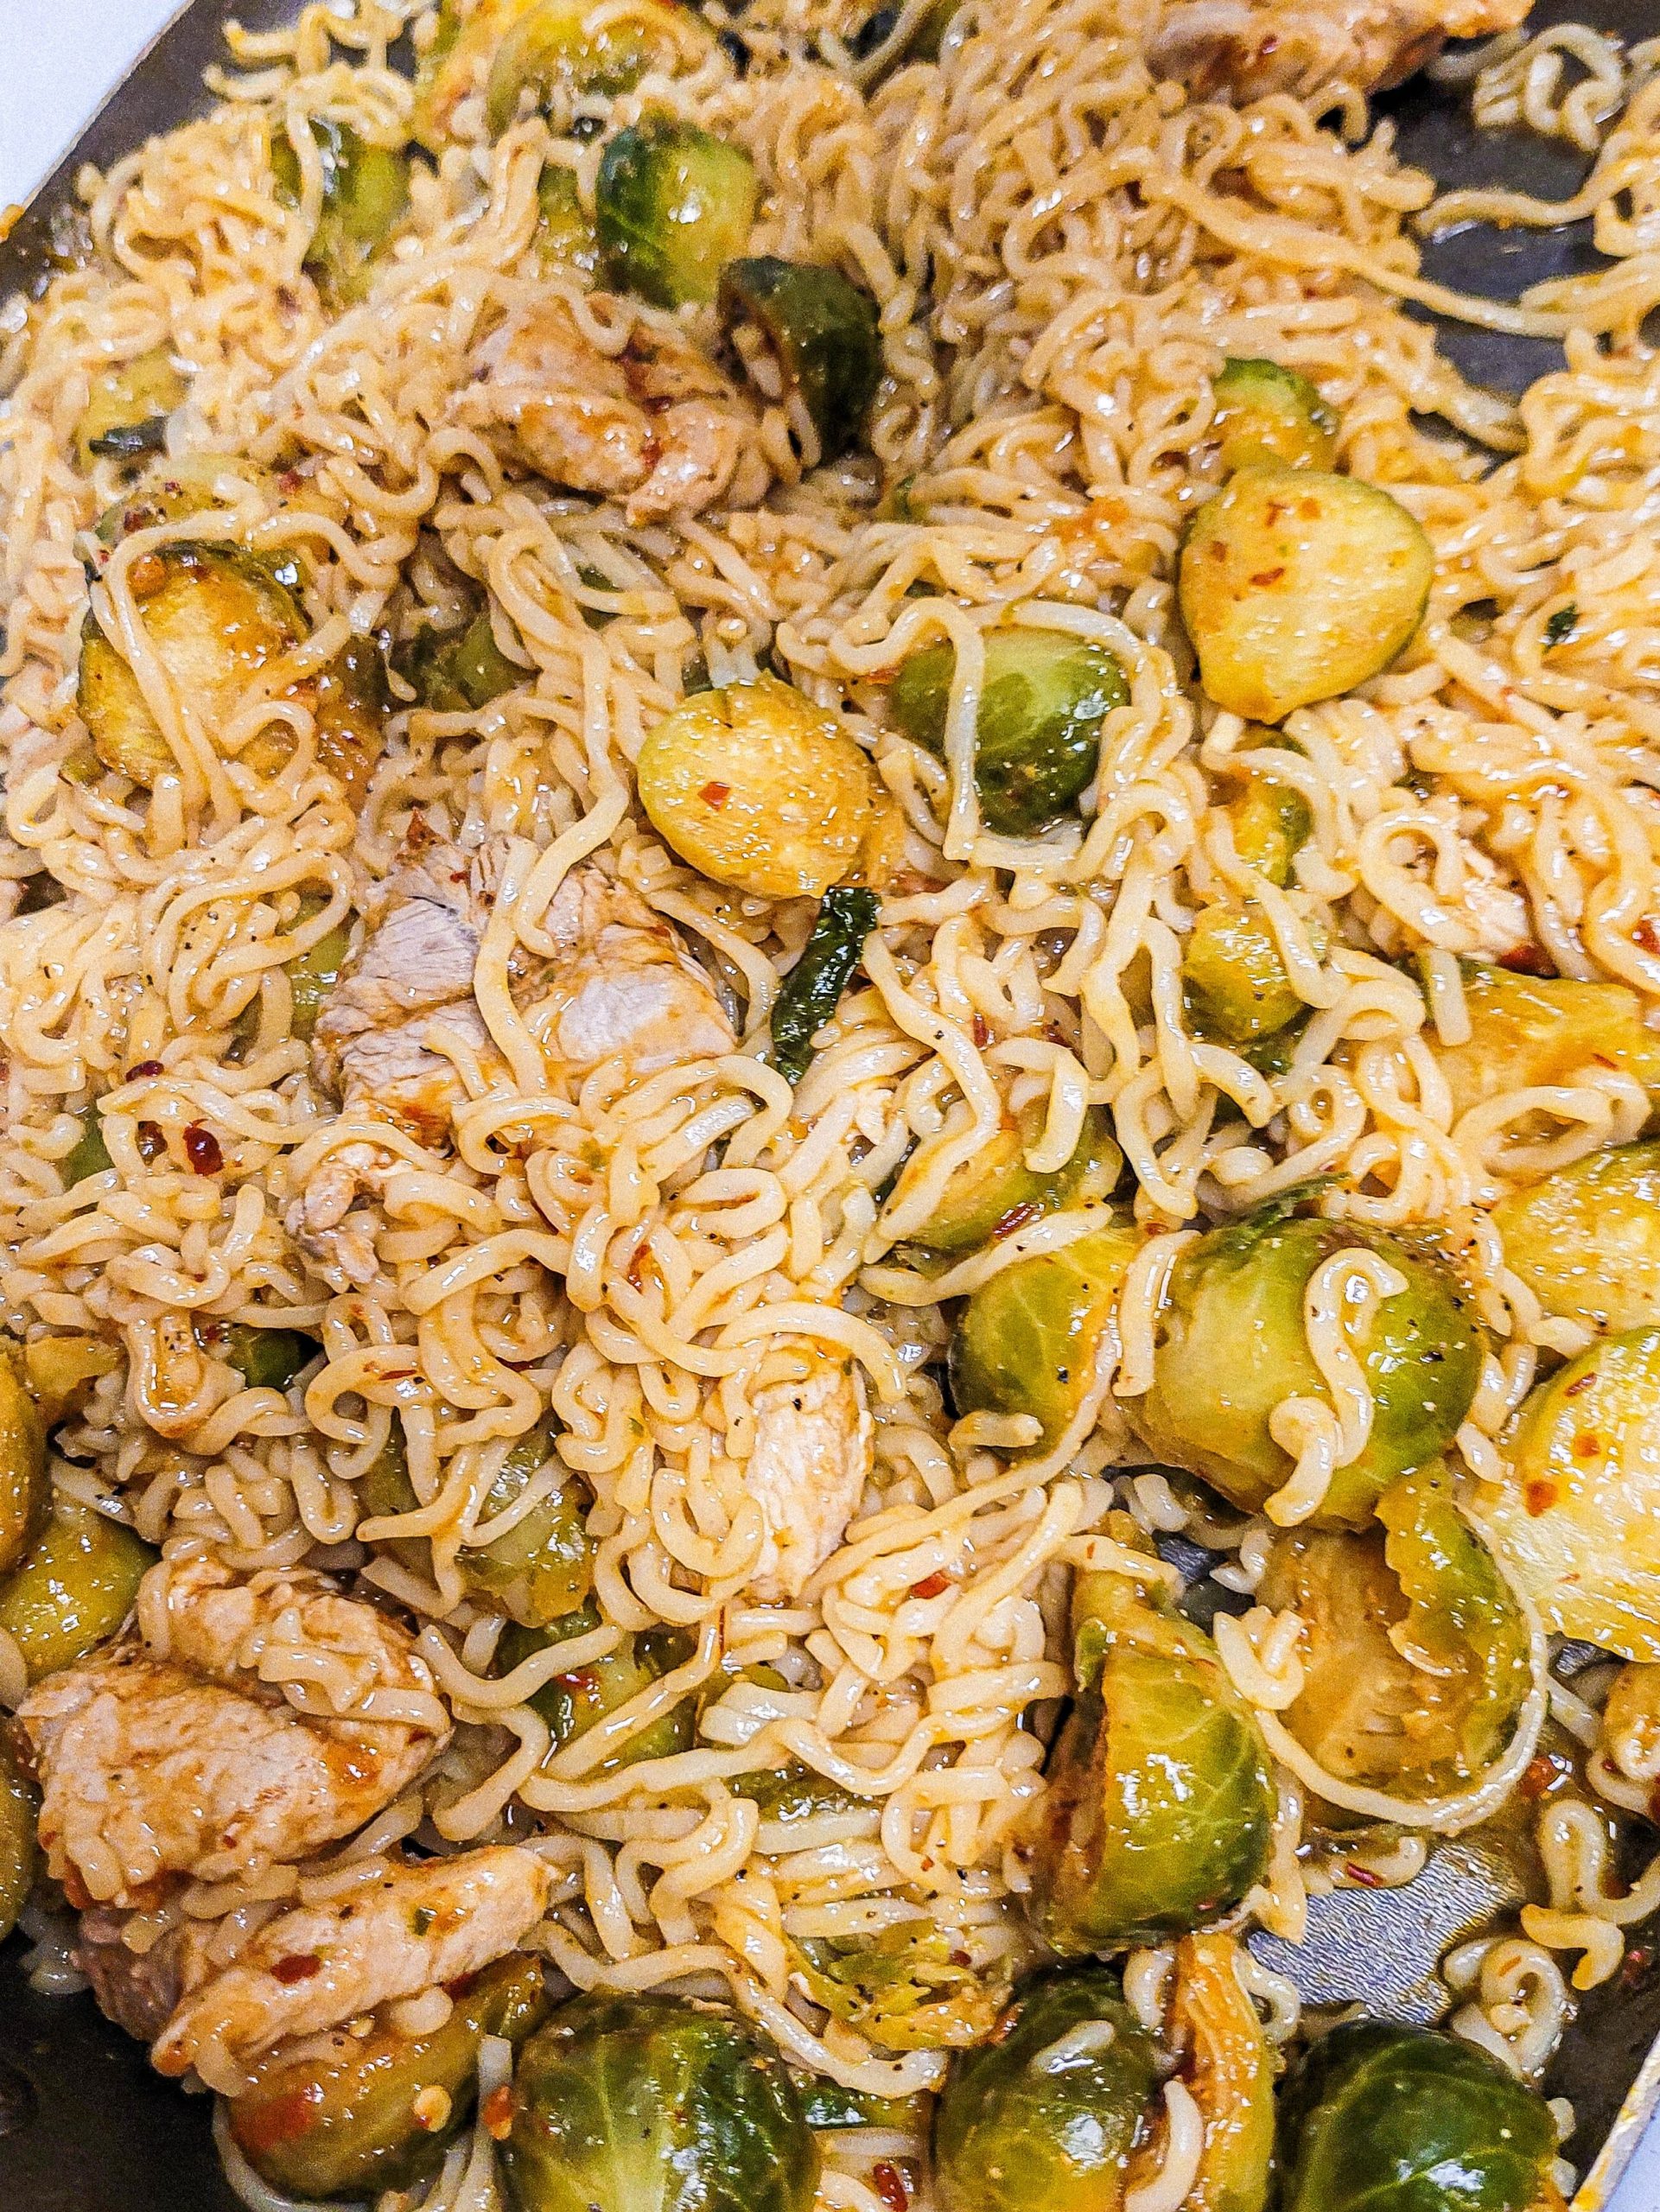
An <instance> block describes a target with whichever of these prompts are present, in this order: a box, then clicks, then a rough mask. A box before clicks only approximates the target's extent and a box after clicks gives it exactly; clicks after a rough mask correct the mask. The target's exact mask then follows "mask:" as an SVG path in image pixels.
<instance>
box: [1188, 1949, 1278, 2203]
mask: <svg viewBox="0 0 1660 2212" xmlns="http://www.w3.org/2000/svg"><path fill="white" fill-rule="evenodd" d="M1239 1957H1240V1950H1239V1946H1238V1944H1237V1942H1235V1940H1234V1938H1233V1937H1232V1936H1184V1937H1183V1939H1182V1941H1181V1942H1180V1944H1179V1945H1178V1946H1177V1948H1176V1979H1175V1985H1174V1988H1173V1993H1172V1996H1171V2027H1172V2030H1173V2036H1174V2039H1175V2040H1176V2042H1177V2043H1178V2044H1180V2046H1181V2047H1182V2049H1183V2050H1185V2052H1186V2059H1185V2063H1184V2065H1183V2069H1182V2070H1183V2078H1184V2080H1185V2082H1186V2086H1187V2088H1188V2090H1189V2092H1190V2094H1192V2096H1193V2101H1194V2103H1195V2104H1197V2105H1198V2107H1199V2113H1200V2116H1201V2118H1202V2119H1203V2120H1204V2123H1205V2145H1204V2148H1203V2150H1202V2151H1201V2152H1200V2153H1199V2172H1198V2173H1197V2174H1196V2175H1195V2177H1194V2178H1193V2187H1192V2188H1191V2189H1190V2190H1188V2192H1187V2195H1186V2196H1185V2197H1184V2198H1183V2199H1182V2212H1263V2207H1264V2206H1265V2205H1266V2204H1267V2202H1268V2196H1269V2179H1270V2177H1271V2174H1272V2171H1273V2165H1274V2054H1273V2052H1272V2051H1271V2050H1269V2044H1268V2037H1266V2036H1265V2035H1264V2034H1263V2032H1262V2022H1261V2021H1260V2020H1259V2019H1258V2018H1257V2017H1256V2005H1254V2004H1252V2002H1251V2000H1250V1998H1249V1997H1248V1996H1247V1995H1246V1993H1245V1989H1244V1986H1243V1983H1242V1982H1241V1980H1240V1979H1239V1975H1238V1973H1237V1964H1236V1962H1237V1960H1238V1959H1239Z"/></svg>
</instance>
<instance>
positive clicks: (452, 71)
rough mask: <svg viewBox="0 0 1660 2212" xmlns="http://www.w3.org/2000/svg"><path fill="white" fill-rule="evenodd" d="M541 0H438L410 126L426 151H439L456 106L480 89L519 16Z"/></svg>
mask: <svg viewBox="0 0 1660 2212" xmlns="http://www.w3.org/2000/svg"><path fill="white" fill-rule="evenodd" d="M538 4H539V0H476V3H475V4H474V6H473V7H471V8H469V7H468V6H467V0H439V5H438V21H437V24H436V28H435V30H434V34H433V38H432V42H431V44H430V45H429V47H428V48H427V50H426V52H425V54H423V56H422V60H421V73H420V75H419V77H418V78H417V80H416V89H415V111H414V114H413V116H412V118H411V120H410V128H411V130H412V132H413V135H414V137H415V138H416V140H417V143H418V144H420V145H423V146H424V147H425V148H426V149H427V150H428V152H429V153H432V154H438V153H442V151H443V147H444V142H445V140H446V139H447V138H448V136H449V130H450V126H451V124H453V123H454V121H455V111H456V109H457V108H458V107H460V105H461V102H462V101H463V100H465V99H467V98H468V97H469V96H470V95H471V94H472V93H473V92H476V91H481V90H482V88H483V82H484V76H485V72H486V65H487V63H488V62H489V61H490V60H492V59H493V56H494V55H495V54H496V53H497V51H498V49H499V48H500V46H501V44H502V41H504V40H505V39H506V36H507V34H508V32H509V31H510V30H511V29H512V27H513V25H514V24H515V23H516V22H518V19H519V17H520V16H525V15H528V14H530V13H531V10H533V9H535V8H536V7H537V5H538Z"/></svg>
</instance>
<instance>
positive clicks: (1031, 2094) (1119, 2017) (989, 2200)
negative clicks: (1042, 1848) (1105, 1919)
mask: <svg viewBox="0 0 1660 2212" xmlns="http://www.w3.org/2000/svg"><path fill="white" fill-rule="evenodd" d="M1157 2086H1158V2054H1157V2050H1156V2047H1155V2046H1154V2041H1153V2038H1152V2037H1151V2036H1149V2035H1148V2032H1147V2031H1146V2029H1145V2028H1143V2027H1142V2024H1141V2023H1140V2021H1139V2020H1138V2019H1137V2018H1136V2017H1135V2013H1134V2012H1131V2010H1130V2008H1129V2005H1127V2004H1126V2003H1125V2002H1124V1997H1123V1986H1122V1985H1121V1984H1120V1982H1119V1980H1118V1977H1117V1975H1116V1974H1113V1973H1111V1972H1110V1971H1109V1969H1108V1968H1107V1967H1100V1966H1087V1967H1073V1968H1072V1969H1071V1970H1070V1971H1068V1972H1065V1973H1063V1974H1048V1975H1045V1976H1044V1977H1042V1978H1041V1979H1040V1980H1036V1981H1032V1982H1028V1983H1027V1985H1026V1986H1025V1987H1024V1988H1023V1989H1022V1990H1021V1992H1020V1993H1019V1995H1018V1996H1017V1997H1016V1998H1015V1999H1014V2003H1013V2004H1012V2005H1010V2006H1009V2008H1008V2012H1006V2013H1005V2014H1004V2015H1003V2017H1002V2020H1001V2021H999V2023H998V2026H997V2032H996V2034H995V2036H994V2037H992V2039H991V2040H990V2042H989V2043H986V2044H982V2045H981V2047H980V2048H979V2049H978V2050H970V2051H964V2052H962V2053H961V2054H959V2056H957V2058H955V2059H953V2061H952V2062H951V2073H950V2074H949V2075H948V2076H947V2077H946V2082H945V2087H944V2090H943V2091H942V2092H941V2094H940V2099H939V2104H938V2109H937V2111H936V2113H935V2115H934V2182H935V2187H936V2190H937V2191H938V2197H939V2202H940V2204H941V2207H942V2208H943V2212H1120V2208H1121V2207H1122V2206H1123V2202H1124V2196H1125V2193H1126V2190H1127V2187H1128V2183H1129V2172H1128V2169H1129V2158H1130V2153H1131V2152H1132V2151H1133V2150H1134V2149H1135V2145H1136V2142H1137V2139H1138V2138H1139V2136H1140V2133H1141V2131H1142V2123H1143V2120H1144V2117H1145V2115H1146V2114H1147V2113H1148V2107H1150V2105H1151V2103H1152V2101H1153V2098H1154V2093H1155V2091H1156V2089H1157Z"/></svg>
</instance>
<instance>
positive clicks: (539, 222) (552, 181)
mask: <svg viewBox="0 0 1660 2212" xmlns="http://www.w3.org/2000/svg"><path fill="white" fill-rule="evenodd" d="M532 243H533V245H534V246H535V249H536V257H537V260H538V261H539V262H540V263H541V264H542V266H543V268H544V269H545V270H566V271H569V272H570V273H572V274H574V275H576V276H579V277H582V280H583V282H584V283H592V282H593V279H594V276H595V271H596V270H597V269H598V268H599V265H600V234H599V232H598V231H597V230H596V229H595V224H594V219H593V217H592V216H591V215H590V214H589V213H588V210H587V208H586V207H583V205H582V194H581V193H580V192H579V191H578V190H577V188H576V175H575V174H574V172H573V171H571V170H569V169H568V168H564V167H563V164H562V163H560V162H549V163H548V165H547V167H546V168H544V170H543V172H542V175H541V176H540V178H539V179H538V180H537V188H536V237H535V238H534V240H533V241H532ZM523 680H524V671H522V670H518V671H515V673H514V681H515V682H516V683H518V682H522V681H523ZM503 688H504V689H506V686H504V687H503ZM475 703H477V704H479V705H482V704H483V702H482V701H481V700H480V701H478V702H475Z"/></svg>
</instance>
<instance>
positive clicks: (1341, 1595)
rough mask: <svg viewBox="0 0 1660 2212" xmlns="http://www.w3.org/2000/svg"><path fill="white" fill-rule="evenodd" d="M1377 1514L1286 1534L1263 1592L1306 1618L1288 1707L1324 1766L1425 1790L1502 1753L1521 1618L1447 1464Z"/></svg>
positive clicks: (1511, 1726)
mask: <svg viewBox="0 0 1660 2212" xmlns="http://www.w3.org/2000/svg"><path fill="white" fill-rule="evenodd" d="M1377 1517H1378V1520H1379V1522H1381V1523H1382V1526H1381V1527H1380V1528H1378V1529H1368V1530H1367V1531H1365V1532H1364V1534H1362V1535H1336V1534H1334V1533H1332V1532H1329V1531H1327V1532H1323V1533H1322V1532H1316V1533H1314V1534H1313V1535H1294V1536H1289V1537H1282V1538H1281V1539H1280V1540H1279V1542H1278V1543H1277V1545H1276V1546H1275V1552H1274V1555H1273V1557H1272V1559H1271V1560H1270V1561H1269V1570H1268V1573H1267V1574H1266V1576H1265V1577H1264V1578H1263V1581H1262V1588H1261V1591H1260V1593H1259V1595H1260V1598H1261V1602H1262V1604H1263V1605H1270V1606H1273V1607H1275V1609H1279V1608H1282V1607H1286V1606H1290V1607H1292V1608H1294V1610H1295V1611H1296V1612H1297V1613H1298V1614H1299V1615H1300V1616H1301V1618H1302V1621H1303V1624H1304V1628H1305V1637H1304V1644H1303V1690H1302V1694H1301V1697H1299V1698H1298V1699H1297V1700H1296V1702H1295V1703H1294V1705H1293V1706H1292V1707H1290V1708H1289V1709H1288V1711H1287V1712H1286V1713H1284V1714H1283V1715H1282V1719H1283V1720H1284V1723H1285V1725H1286V1726H1287V1727H1288V1729H1289V1730H1290V1732H1291V1733H1292V1734H1293V1735H1294V1737H1295V1738H1296V1739H1297V1741H1298V1742H1299V1743H1300V1744H1301V1745H1302V1746H1303V1747H1304V1749H1305V1750H1306V1751H1308V1752H1309V1753H1310V1754H1311V1756H1312V1757H1313V1758H1315V1759H1317V1760H1318V1761H1319V1763H1320V1765H1321V1766H1322V1767H1323V1768H1324V1769H1325V1770H1326V1772H1327V1773H1328V1774H1331V1775H1334V1776H1335V1777H1337V1778H1338V1779H1339V1781H1341V1782H1345V1783H1352V1784H1358V1785H1359V1786H1360V1787H1363V1788H1366V1789H1381V1790H1387V1791H1390V1792H1391V1793H1392V1794H1394V1795H1396V1796H1405V1797H1410V1798H1414V1799H1420V1800H1421V1799H1427V1798H1433V1797H1441V1796H1449V1795H1452V1794H1453V1793H1456V1792H1458V1791H1460V1790H1462V1789H1467V1788H1468V1787H1470V1786H1471V1784H1472V1783H1475V1782H1476V1781H1478V1780H1479V1778H1480V1777H1481V1776H1482V1775H1483V1774H1484V1773H1485V1771H1486V1770H1487V1769H1488V1768H1490V1767H1491V1765H1492V1764H1493V1763H1494V1761H1495V1760H1496V1759H1498V1758H1499V1756H1500V1755H1501V1754H1502V1752H1503V1751H1504V1747H1505V1745H1507V1744H1508V1743H1509V1741H1510V1739H1511V1735H1512V1733H1513V1732H1514V1730H1515V1726H1516V1722H1517V1715H1518V1714H1519V1713H1520V1712H1521V1709H1522V1707H1523V1703H1524V1701H1525V1700H1526V1698H1527V1694H1528V1691H1529V1689H1530V1686H1531V1679H1532V1676H1531V1669H1530V1659H1529V1643H1530V1639H1529V1634H1528V1625H1527V1623H1526V1621H1525V1620H1524V1619H1523V1615H1522V1610H1521V1607H1520V1606H1519V1605H1517V1601H1516V1599H1515V1596H1514V1595H1513V1593H1512V1592H1511V1589H1510V1587H1509V1586H1508V1585H1507V1584H1506V1583H1505V1581H1504V1578H1503V1576H1502V1575H1501V1574H1500V1573H1499V1572H1498V1567H1497V1566H1496V1565H1495V1563H1494V1560H1493V1557H1492V1554H1491V1552H1490V1551H1489V1549H1488V1548H1487V1546H1486V1545H1485V1543H1484V1542H1483V1541H1482V1540H1481V1538H1480V1537H1479V1535H1477V1534H1476V1532H1475V1530H1474V1529H1472V1527H1471V1526H1470V1524H1469V1523H1468V1522H1466V1520H1465V1519H1464V1518H1463V1516H1462V1515H1461V1514H1460V1512H1459V1510H1458V1507H1457V1505H1456V1503H1454V1498H1453V1483H1452V1479H1451V1478H1450V1476H1449V1475H1448V1474H1447V1471H1446V1470H1445V1469H1444V1468H1443V1467H1441V1466H1433V1467H1425V1468H1421V1469H1420V1470H1419V1471H1417V1472H1416V1473H1415V1474H1411V1475H1407V1476H1404V1477H1403V1478H1402V1479H1401V1480H1400V1481H1399V1482H1397V1483H1395V1484H1391V1485H1390V1488H1389V1489H1388V1490H1387V1491H1384V1493H1383V1497H1381V1498H1380V1499H1379V1500H1378V1502H1377Z"/></svg>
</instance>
